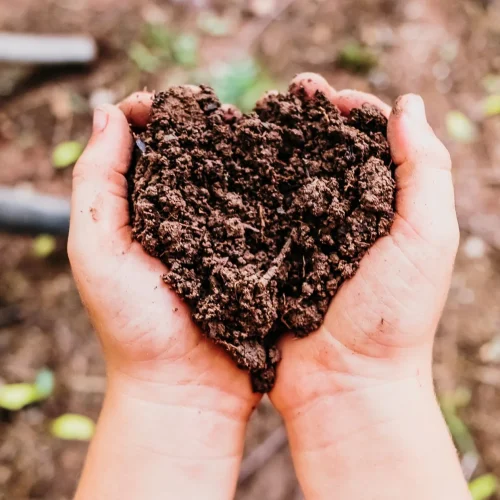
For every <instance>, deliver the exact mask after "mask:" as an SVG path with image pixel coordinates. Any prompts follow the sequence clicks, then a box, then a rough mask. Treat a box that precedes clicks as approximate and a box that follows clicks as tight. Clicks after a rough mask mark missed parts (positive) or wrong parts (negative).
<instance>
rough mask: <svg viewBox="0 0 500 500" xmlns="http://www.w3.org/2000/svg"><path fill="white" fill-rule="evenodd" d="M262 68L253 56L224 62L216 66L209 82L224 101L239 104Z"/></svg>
mask: <svg viewBox="0 0 500 500" xmlns="http://www.w3.org/2000/svg"><path fill="white" fill-rule="evenodd" d="M260 71H261V69H260V67H259V65H258V64H257V63H256V61H254V60H253V59H251V58H248V59H242V60H240V61H235V62H233V63H231V64H223V65H219V66H217V67H215V68H214V69H213V70H212V72H211V74H210V77H209V83H210V85H211V86H212V87H213V88H214V90H215V92H216V94H217V96H218V97H219V99H220V100H221V102H223V103H227V104H235V105H238V104H239V101H240V99H241V98H242V96H244V95H245V94H246V93H247V92H248V91H249V90H250V89H251V88H252V87H253V86H254V85H255V82H256V81H257V79H258V77H259V73H260Z"/></svg>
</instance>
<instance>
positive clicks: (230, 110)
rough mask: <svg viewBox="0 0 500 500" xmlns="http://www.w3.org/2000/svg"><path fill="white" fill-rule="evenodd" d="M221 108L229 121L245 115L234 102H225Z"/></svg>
mask: <svg viewBox="0 0 500 500" xmlns="http://www.w3.org/2000/svg"><path fill="white" fill-rule="evenodd" d="M221 109H222V111H224V119H225V120H226V121H228V122H232V121H233V120H238V119H239V118H241V117H242V116H243V113H242V112H241V111H240V110H239V109H238V108H237V107H236V106H234V105H233V104H223V105H222V106H221Z"/></svg>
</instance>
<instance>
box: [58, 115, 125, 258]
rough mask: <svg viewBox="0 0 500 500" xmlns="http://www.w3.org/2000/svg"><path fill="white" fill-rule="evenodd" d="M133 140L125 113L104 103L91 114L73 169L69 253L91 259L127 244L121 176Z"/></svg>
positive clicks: (123, 248) (123, 186)
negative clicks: (86, 136) (87, 134)
mask: <svg viewBox="0 0 500 500" xmlns="http://www.w3.org/2000/svg"><path fill="white" fill-rule="evenodd" d="M131 152H132V136H131V134H130V130H129V125H128V122H127V119H126V118H125V116H124V114H123V113H122V112H121V111H120V110H119V109H118V108H117V107H115V106H111V105H106V106H102V107H100V108H97V109H96V110H95V112H94V125H93V132H92V137H91V138H90V141H89V143H88V145H87V147H86V149H85V151H84V153H83V154H82V156H81V157H80V159H79V160H78V163H77V164H76V165H75V168H74V171H73V194H72V200H71V222H70V237H69V242H68V251H70V253H71V254H73V255H78V256H80V257H83V258H87V257H88V258H95V257H96V254H95V252H99V253H100V254H102V253H103V252H104V253H105V252H108V251H109V250H110V249H113V251H114V252H123V251H125V249H127V248H128V247H129V246H130V242H131V232H130V227H129V220H130V217H129V205H128V188H127V180H126V178H125V174H126V172H127V170H128V167H129V164H130V160H131Z"/></svg>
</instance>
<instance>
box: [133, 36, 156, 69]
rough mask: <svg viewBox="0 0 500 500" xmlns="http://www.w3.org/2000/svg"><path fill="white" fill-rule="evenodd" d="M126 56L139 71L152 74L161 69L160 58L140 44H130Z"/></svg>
mask: <svg viewBox="0 0 500 500" xmlns="http://www.w3.org/2000/svg"><path fill="white" fill-rule="evenodd" d="M128 56H129V57H130V59H131V60H132V61H133V62H134V63H135V65H136V66H137V67H138V68H139V69H140V70H141V71H145V72H146V73H154V72H155V71H158V69H160V67H161V58H160V57H158V56H157V55H155V54H153V53H152V52H151V51H150V50H149V49H148V48H147V47H146V46H145V45H144V44H142V43H140V42H133V43H132V45H131V46H130V49H129V51H128Z"/></svg>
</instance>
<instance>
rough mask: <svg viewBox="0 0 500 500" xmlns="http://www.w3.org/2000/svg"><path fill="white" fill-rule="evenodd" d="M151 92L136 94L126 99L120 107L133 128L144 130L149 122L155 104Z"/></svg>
mask: <svg viewBox="0 0 500 500" xmlns="http://www.w3.org/2000/svg"><path fill="white" fill-rule="evenodd" d="M153 98H154V96H153V94H152V93H151V92H136V93H135V94H132V95H130V96H128V97H127V98H126V99H124V100H123V101H122V102H121V103H120V104H119V105H118V107H119V108H120V109H121V111H122V112H123V114H124V115H125V116H126V118H127V120H128V122H129V123H130V125H132V126H133V127H137V128H144V127H146V125H147V124H148V122H149V116H150V114H151V106H152V104H153Z"/></svg>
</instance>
